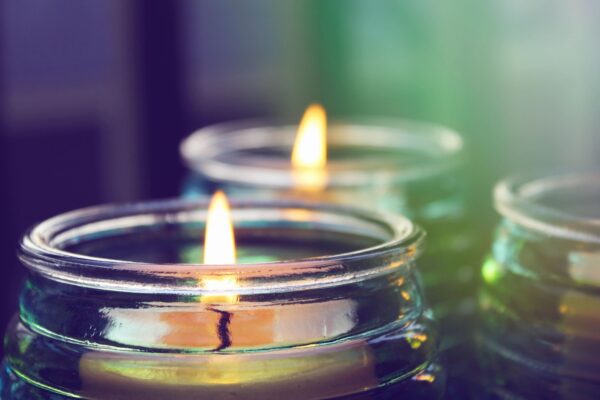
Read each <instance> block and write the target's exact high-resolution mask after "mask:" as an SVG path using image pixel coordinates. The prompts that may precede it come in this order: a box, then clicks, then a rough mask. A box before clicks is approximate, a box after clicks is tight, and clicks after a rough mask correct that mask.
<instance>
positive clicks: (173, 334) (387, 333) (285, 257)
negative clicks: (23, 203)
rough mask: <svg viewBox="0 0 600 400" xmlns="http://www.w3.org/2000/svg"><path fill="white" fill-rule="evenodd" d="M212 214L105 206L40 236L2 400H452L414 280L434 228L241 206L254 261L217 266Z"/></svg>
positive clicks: (300, 207)
mask: <svg viewBox="0 0 600 400" xmlns="http://www.w3.org/2000/svg"><path fill="white" fill-rule="evenodd" d="M206 207H207V203H206V202H204V201H193V202H190V201H184V200H173V201H157V202H148V203H138V204H129V205H111V206H102V207H94V208H88V209H83V210H78V211H73V212H70V213H67V214H63V215H59V216H57V217H54V218H51V219H49V220H47V221H45V222H42V223H41V224H39V225H37V226H36V227H34V228H33V229H32V230H31V231H30V232H29V233H27V234H26V235H25V237H24V238H23V241H22V244H21V248H20V259H21V261H22V262H23V264H24V265H25V266H26V267H27V268H28V269H29V275H28V279H27V281H26V283H25V285H24V287H23V290H22V293H21V297H20V311H19V314H18V315H17V316H16V317H15V318H14V320H13V321H12V323H11V324H10V326H9V328H8V330H7V332H6V336H5V351H6V358H5V360H4V364H3V370H2V378H1V381H0V382H1V387H0V397H1V398H2V399H6V400H11V399H19V400H21V399H69V398H82V399H128V400H131V399H144V400H148V399H164V398H169V399H190V398H193V399H215V398H218V399H263V400H264V399H280V398H282V396H285V398H288V399H302V400H310V399H323V398H328V399H394V398H398V396H400V397H410V398H417V399H438V398H441V396H442V394H443V392H444V388H445V382H444V371H443V369H441V368H440V366H439V365H438V363H437V361H436V358H437V345H436V335H435V331H434V329H433V328H432V322H431V317H430V315H428V313H427V312H426V311H425V308H424V306H423V301H422V295H421V292H420V288H419V285H418V284H417V282H416V279H415V275H414V267H415V263H416V261H417V258H418V257H419V255H420V254H421V251H422V247H423V244H424V233H423V232H422V231H421V229H420V228H418V227H417V226H415V225H413V224H412V223H411V222H410V221H409V220H408V219H405V218H402V217H393V216H380V215H378V214H374V213H371V212H365V211H360V210H357V209H353V208H347V207H340V206H327V205H319V204H303V203H298V202H281V201H278V202H274V201H265V202H259V201H257V202H234V203H233V220H234V224H235V232H236V241H237V253H238V262H239V264H236V265H203V264H199V261H200V259H201V254H202V245H201V243H202V242H203V240H202V239H203V232H204V228H205V220H206V212H205V210H206Z"/></svg>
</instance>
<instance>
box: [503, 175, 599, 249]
mask: <svg viewBox="0 0 600 400" xmlns="http://www.w3.org/2000/svg"><path fill="white" fill-rule="evenodd" d="M590 188H592V189H594V188H597V190H598V192H599V193H600V172H583V173H562V174H556V175H551V176H544V175H526V176H517V177H512V178H508V179H505V180H503V181H501V182H500V183H498V184H497V185H496V187H495V189H494V203H495V207H496V210H497V211H498V212H499V213H500V214H501V215H502V216H503V217H505V218H507V219H508V220H510V221H512V222H514V223H515V224H517V225H519V226H522V227H524V228H527V229H530V230H532V231H535V232H538V233H541V234H545V235H548V236H555V237H559V238H563V239H566V240H572V241H581V242H588V243H593V244H600V219H598V218H583V217H581V216H577V215H575V214H573V213H569V212H568V211H565V210H562V209H560V208H558V207H552V206H548V205H545V204H543V203H542V202H541V201H540V198H541V197H542V196H544V195H552V194H565V193H568V191H574V192H576V191H579V190H584V189H585V190H589V189H590Z"/></svg>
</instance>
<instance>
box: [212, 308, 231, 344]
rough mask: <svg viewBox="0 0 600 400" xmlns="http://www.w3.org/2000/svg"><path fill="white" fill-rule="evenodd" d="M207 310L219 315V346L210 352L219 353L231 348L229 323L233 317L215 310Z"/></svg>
mask: <svg viewBox="0 0 600 400" xmlns="http://www.w3.org/2000/svg"><path fill="white" fill-rule="evenodd" d="M209 310H210V311H214V312H216V313H219V314H220V317H219V322H218V323H217V335H218V336H219V341H220V344H219V345H218V346H217V347H215V348H214V349H213V350H212V351H215V352H216V351H221V350H223V349H226V348H228V347H229V346H231V333H230V332H229V323H230V322H231V318H232V316H233V315H232V314H231V313H230V312H227V311H221V310H217V309H216V308H209Z"/></svg>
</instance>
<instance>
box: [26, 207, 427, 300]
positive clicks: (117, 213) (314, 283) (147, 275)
mask: <svg viewBox="0 0 600 400" xmlns="http://www.w3.org/2000/svg"><path fill="white" fill-rule="evenodd" d="M207 206H208V199H199V200H193V201H192V200H185V199H173V200H157V201H148V202H138V203H130V204H110V205H103V206H96V207H89V208H84V209H79V210H75V211H71V212H67V213H64V214H60V215H58V216H55V217H52V218H50V219H48V220H46V221H44V222H41V223H39V224H38V225H36V226H34V227H33V228H32V229H31V230H30V231H29V232H27V233H26V234H25V235H24V236H23V239H22V241H21V244H20V249H19V258H20V260H21V261H22V262H23V264H24V265H25V266H26V267H28V268H29V269H31V270H32V271H34V272H36V273H39V274H41V275H43V276H45V277H47V278H49V279H52V280H55V281H59V282H63V283H67V284H72V285H77V286H83V287H89V288H96V289H102V290H111V291H121V292H136V293H165V294H169V293H170V294H186V295H210V294H228V293H230V292H231V293H235V294H257V293H273V292H281V291H294V290H307V289H311V288H323V287H327V286H338V285H342V284H347V283H352V282H358V281H361V280H364V279H369V278H372V277H376V276H380V275H385V274H388V273H390V272H392V271H395V270H398V269H400V268H403V267H405V266H406V265H407V264H411V263H412V261H413V260H414V259H415V257H417V256H418V254H420V252H421V250H422V247H423V242H424V236H425V234H424V232H423V231H422V230H421V229H420V228H419V227H418V226H416V225H414V224H413V223H412V222H411V221H410V220H409V219H407V218H405V217H403V216H399V215H390V214H380V213H376V212H372V211H370V210H363V209H360V208H355V207H348V206H341V205H333V204H322V203H315V202H301V201H274V200H259V201H241V200H233V201H232V208H233V210H236V209H239V210H243V209H247V210H270V211H284V210H291V209H293V210H304V211H313V212H318V213H321V214H322V215H326V216H327V215H328V216H333V217H335V216H337V217H343V218H348V220H354V221H356V222H365V223H371V224H375V225H377V226H379V227H381V229H383V230H385V231H387V232H389V238H388V239H386V240H385V241H382V242H381V243H379V244H377V245H375V246H371V247H368V248H364V249H359V250H356V251H352V252H347V253H343V254H335V255H327V256H320V257H311V258H305V259H297V260H284V261H274V262H265V263H256V264H239V265H205V264H181V263H172V264H148V263H141V262H134V261H128V260H116V259H107V258H98V257H93V256H89V255H83V254H76V253H72V252H69V251H66V250H64V249H62V248H61V246H60V245H61V244H62V243H61V240H63V239H61V237H64V236H65V232H70V231H73V230H77V229H79V230H80V231H81V232H85V233H86V234H89V233H90V232H92V233H93V231H90V229H92V230H93V229H94V228H93V227H96V228H95V229H102V228H103V225H106V223H107V221H110V220H111V219H115V218H122V217H131V218H125V224H130V225H124V226H122V227H125V228H128V227H136V226H142V225H143V224H146V225H150V224H153V223H159V222H160V223H164V222H165V221H167V222H168V223H173V224H183V223H186V222H189V219H188V220H185V218H184V216H186V215H188V214H189V213H193V212H196V213H197V214H198V215H196V214H194V215H196V217H198V216H200V218H202V217H205V210H206V208H207ZM234 212H235V211H234ZM186 213H188V214H186ZM280 214H281V215H282V218H283V216H284V215H285V213H280ZM278 215H279V214H278ZM182 218H184V219H183V220H182ZM187 218H189V215H188V217H187ZM289 218H291V219H289V220H285V221H288V222H294V220H293V217H289ZM282 221H284V220H283V219H282ZM90 226H92V228H90ZM365 261H368V262H365ZM267 271H268V273H266V272H267ZM199 274H201V276H202V277H203V278H207V277H223V276H236V277H238V278H239V279H240V281H242V282H244V283H243V284H240V286H239V287H236V288H235V290H218V289H211V288H207V287H200V286H198V285H192V286H190V280H196V281H197V280H198V276H199Z"/></svg>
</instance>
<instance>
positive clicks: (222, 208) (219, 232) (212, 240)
mask: <svg viewBox="0 0 600 400" xmlns="http://www.w3.org/2000/svg"><path fill="white" fill-rule="evenodd" d="M235 260H236V257H235V235H234V233H233V222H232V219H231V211H230V207H229V201H227V197H226V196H225V193H223V192H222V191H221V190H219V191H218V192H216V193H215V194H214V195H213V197H212V199H211V201H210V205H209V206H208V216H207V217H206V231H205V234H204V264H213V265H215V264H235ZM202 283H203V285H204V287H205V288H207V289H211V290H217V291H218V290H223V291H225V290H231V289H235V288H236V286H237V281H236V279H235V277H227V276H224V277H220V278H210V279H203V281H202ZM237 301H238V296H237V295H235V294H233V295H232V294H224V295H216V296H215V295H210V296H203V298H202V302H203V303H217V302H219V303H236V302H237ZM208 310H210V311H213V312H216V313H218V314H219V315H220V317H219V322H218V323H217V327H216V331H217V335H218V337H219V341H220V344H219V345H218V346H217V347H216V348H215V349H214V350H213V351H220V350H223V349H226V348H227V347H229V346H231V342H232V340H231V332H230V330H229V325H230V323H231V319H232V318H233V314H232V313H230V312H227V311H222V310H219V309H217V308H215V307H210V308H208Z"/></svg>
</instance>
